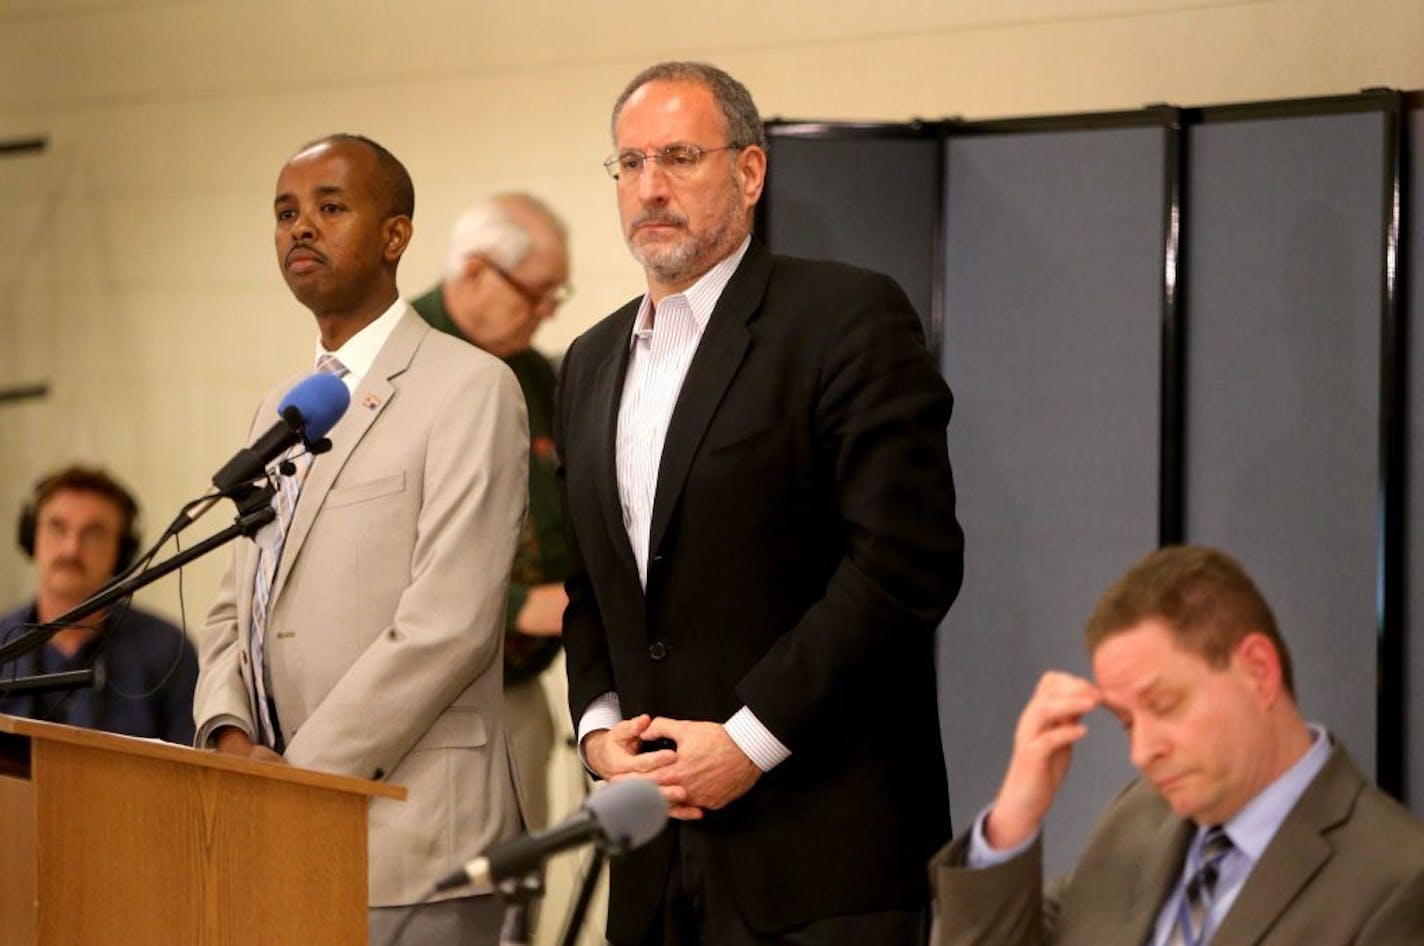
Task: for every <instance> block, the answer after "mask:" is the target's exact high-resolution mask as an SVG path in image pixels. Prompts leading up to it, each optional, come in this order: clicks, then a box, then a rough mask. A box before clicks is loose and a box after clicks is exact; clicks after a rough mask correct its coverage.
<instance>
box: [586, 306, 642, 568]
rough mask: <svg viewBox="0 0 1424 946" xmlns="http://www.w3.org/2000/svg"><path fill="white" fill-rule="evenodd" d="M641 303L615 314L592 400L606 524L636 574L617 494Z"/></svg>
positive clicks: (599, 486) (596, 466) (595, 465)
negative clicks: (622, 413)
mask: <svg viewBox="0 0 1424 946" xmlns="http://www.w3.org/2000/svg"><path fill="white" fill-rule="evenodd" d="M640 305H641V300H635V301H634V302H631V303H629V304H628V305H626V306H624V307H623V308H622V309H621V310H619V311H618V312H617V313H616V314H615V315H614V322H613V326H614V327H613V329H612V331H613V348H612V350H610V351H608V352H607V353H605V355H604V358H603V361H602V362H601V363H600V364H599V365H598V368H597V370H596V373H595V375H594V382H593V397H592V400H591V402H590V409H591V410H592V411H593V416H594V423H593V424H592V425H591V429H592V431H593V435H592V438H591V444H592V447H593V452H594V463H593V470H594V478H595V481H596V482H595V488H596V489H597V490H598V505H599V506H600V507H602V509H603V518H604V527H605V528H606V529H607V530H608V536H609V539H610V541H611V542H612V543H613V547H614V549H616V550H617V553H618V560H619V562H620V563H621V564H622V565H623V566H624V567H625V568H627V569H628V570H629V571H630V572H632V573H633V574H634V575H637V573H638V563H637V560H636V559H635V558H634V557H633V546H632V544H631V543H630V542H629V541H628V529H627V527H625V526H624V525H623V516H622V509H623V500H622V499H621V498H620V497H619V494H618V407H619V404H620V403H621V402H622V400H623V381H624V379H625V378H626V377H627V375H628V357H629V349H630V340H631V338H632V333H633V320H634V319H635V318H637V316H638V308H639V306H640Z"/></svg>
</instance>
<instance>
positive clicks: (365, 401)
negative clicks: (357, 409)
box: [361, 394, 381, 411]
mask: <svg viewBox="0 0 1424 946" xmlns="http://www.w3.org/2000/svg"><path fill="white" fill-rule="evenodd" d="M361 405H362V406H363V407H365V408H366V410H368V411H374V410H375V409H376V408H378V407H380V406H381V399H380V398H378V397H376V395H374V394H368V395H366V396H365V397H363V398H362V399H361Z"/></svg>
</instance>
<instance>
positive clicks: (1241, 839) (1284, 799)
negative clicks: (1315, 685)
mask: <svg viewBox="0 0 1424 946" xmlns="http://www.w3.org/2000/svg"><path fill="white" fill-rule="evenodd" d="M1307 728H1308V729H1309V730H1310V735H1311V743H1310V748H1309V749H1307V750H1306V752H1305V755H1303V756H1301V757H1300V758H1299V759H1297V760H1296V761H1295V764H1294V765H1292V766H1291V767H1290V768H1288V769H1286V770H1285V772H1284V773H1282V775H1281V776H1280V777H1279V778H1277V779H1276V780H1275V781H1274V782H1272V783H1271V784H1270V785H1267V786H1266V787H1265V789H1263V790H1262V791H1261V792H1259V793H1257V795H1256V797H1255V798H1253V799H1251V800H1250V801H1249V802H1247V803H1246V805H1245V806H1244V807H1243V808H1242V809H1241V810H1240V811H1238V812H1237V813H1236V814H1235V816H1233V817H1232V818H1230V819H1228V820H1227V822H1226V824H1225V825H1223V828H1224V829H1225V831H1226V835H1227V837H1229V838H1231V843H1232V844H1233V845H1235V846H1236V847H1237V848H1239V849H1240V850H1241V851H1242V852H1244V853H1245V854H1246V855H1247V856H1248V857H1250V858H1251V861H1252V863H1254V862H1256V861H1258V860H1260V858H1261V855H1262V854H1263V853H1265V850H1266V847H1267V846H1268V845H1269V844H1270V843H1271V839H1272V838H1274V837H1275V836H1276V832H1277V831H1278V830H1280V827H1281V823H1282V822H1283V821H1285V820H1286V816H1287V815H1289V814H1290V812H1291V809H1292V808H1294V807H1295V804H1296V802H1298V801H1300V796H1301V795H1303V794H1305V790H1306V788H1308V787H1309V786H1310V783H1311V782H1313V781H1315V777H1316V776H1317V775H1319V774H1320V770H1321V769H1323V768H1324V767H1325V763H1326V761H1327V760H1328V759H1329V758H1330V736H1329V734H1328V733H1326V732H1325V729H1324V727H1322V726H1319V725H1316V724H1315V723H1309V724H1307Z"/></svg>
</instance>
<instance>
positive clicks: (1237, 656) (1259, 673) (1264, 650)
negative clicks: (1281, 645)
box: [1231, 631, 1283, 706]
mask: <svg viewBox="0 0 1424 946" xmlns="http://www.w3.org/2000/svg"><path fill="white" fill-rule="evenodd" d="M1231 662H1232V665H1233V666H1234V667H1235V668H1236V669H1237V670H1238V671H1240V672H1241V673H1242V674H1243V675H1244V676H1245V678H1246V680H1247V681H1249V684H1250V686H1251V688H1252V690H1253V692H1255V693H1256V695H1257V697H1258V698H1259V699H1260V700H1261V701H1262V705H1265V706H1270V705H1272V704H1274V703H1275V702H1276V700H1277V698H1279V697H1280V695H1281V692H1282V690H1283V681H1282V679H1281V655H1280V654H1279V653H1277V651H1276V647H1275V645H1274V644H1272V643H1271V639H1270V638H1269V637H1267V636H1266V635H1265V634H1262V633H1260V632H1259V631H1252V632H1251V633H1250V634H1247V635H1246V636H1245V637H1243V638H1241V640H1240V641H1239V642H1238V643H1237V644H1236V649H1235V651H1233V652H1232V655H1231Z"/></svg>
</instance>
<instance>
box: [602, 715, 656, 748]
mask: <svg viewBox="0 0 1424 946" xmlns="http://www.w3.org/2000/svg"><path fill="white" fill-rule="evenodd" d="M652 721H653V718H652V717H651V716H649V715H648V714H647V713H643V714H641V715H639V716H634V717H633V718H632V719H625V720H622V721H620V722H617V723H614V724H613V728H612V729H610V730H608V735H609V737H610V738H612V739H615V740H617V741H618V742H620V743H627V742H629V741H631V740H634V739H641V738H642V737H643V732H644V731H645V730H646V729H647V728H648V724H649V723H651V722H652Z"/></svg>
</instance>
